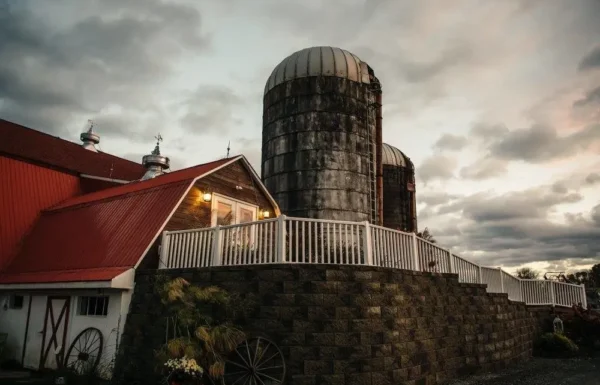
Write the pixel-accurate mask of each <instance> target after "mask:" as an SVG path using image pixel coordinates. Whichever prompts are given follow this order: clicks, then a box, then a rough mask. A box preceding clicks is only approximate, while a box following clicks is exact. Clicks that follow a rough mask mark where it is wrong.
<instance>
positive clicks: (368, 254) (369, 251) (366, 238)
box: [363, 221, 373, 266]
mask: <svg viewBox="0 0 600 385" xmlns="http://www.w3.org/2000/svg"><path fill="white" fill-rule="evenodd" d="M363 242H364V244H365V246H364V247H365V248H364V250H365V262H366V263H367V265H369V266H373V238H372V237H371V224H370V223H369V221H365V229H364V233H363Z"/></svg>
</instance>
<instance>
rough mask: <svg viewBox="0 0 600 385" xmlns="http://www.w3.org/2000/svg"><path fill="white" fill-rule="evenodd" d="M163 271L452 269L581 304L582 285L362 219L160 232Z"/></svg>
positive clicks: (497, 287)
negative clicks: (467, 255)
mask: <svg viewBox="0 0 600 385" xmlns="http://www.w3.org/2000/svg"><path fill="white" fill-rule="evenodd" d="M160 260H161V265H160V268H162V269H172V268H194V267H207V266H222V265H229V266H230V265H255V264H266V263H326V264H344V265H370V266H381V267H393V268H397V269H406V270H415V271H429V272H437V273H454V274H458V279H459V281H460V282H467V283H483V284H486V285H487V291H488V292H490V293H507V294H508V297H509V298H510V299H511V300H514V301H522V302H525V303H527V304H528V305H555V306H567V307H571V306H572V305H573V304H577V303H581V304H582V305H583V306H584V307H587V303H586V296H585V287H584V286H583V285H572V284H567V283H562V282H554V281H542V280H527V279H519V278H517V277H514V276H512V275H510V274H508V273H507V272H505V271H503V270H502V269H500V268H490V267H484V266H479V265H477V264H475V263H473V262H469V261H467V260H466V259H463V258H461V257H459V256H458V255H454V254H452V253H451V252H450V251H449V250H447V249H444V248H442V247H440V246H438V245H436V244H433V243H431V242H428V241H425V240H423V239H421V238H418V237H417V236H416V235H415V234H414V233H404V232H401V231H397V230H392V229H388V228H385V227H380V226H375V225H371V224H369V223H368V222H343V221H326V220H318V219H305V218H291V217H286V216H284V215H282V216H280V217H278V218H274V219H268V220H262V221H258V222H251V223H245V224H240V225H231V226H217V227H212V228H203V229H193V230H182V231H165V232H164V233H163V240H162V245H161V252H160Z"/></svg>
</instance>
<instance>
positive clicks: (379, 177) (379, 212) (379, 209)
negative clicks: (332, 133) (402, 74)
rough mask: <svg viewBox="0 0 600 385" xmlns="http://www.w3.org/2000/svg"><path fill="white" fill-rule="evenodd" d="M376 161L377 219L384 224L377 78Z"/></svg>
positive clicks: (381, 129) (379, 84)
mask: <svg viewBox="0 0 600 385" xmlns="http://www.w3.org/2000/svg"><path fill="white" fill-rule="evenodd" d="M375 81H376V86H375V88H374V92H375V163H376V172H375V176H376V178H377V179H376V180H377V220H378V222H379V223H378V224H379V226H383V154H382V152H383V126H382V120H383V117H382V106H383V105H382V102H381V100H382V98H381V94H382V92H381V83H379V80H377V78H375Z"/></svg>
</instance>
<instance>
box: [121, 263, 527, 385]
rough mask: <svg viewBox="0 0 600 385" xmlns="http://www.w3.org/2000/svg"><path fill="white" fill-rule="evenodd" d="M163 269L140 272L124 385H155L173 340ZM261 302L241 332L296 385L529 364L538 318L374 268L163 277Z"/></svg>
mask: <svg viewBox="0 0 600 385" xmlns="http://www.w3.org/2000/svg"><path fill="white" fill-rule="evenodd" d="M156 274H158V273H157V272H156V271H139V272H138V274H137V277H136V287H135V293H134V296H133V299H132V302H131V309H130V313H129V316H128V318H127V322H126V325H125V331H124V335H123V338H122V343H121V348H120V355H119V357H118V358H117V364H116V369H115V375H114V379H115V380H116V383H118V384H152V383H155V381H156V380H155V378H156V377H155V376H154V375H153V373H152V368H153V365H154V362H153V361H154V360H153V350H154V349H157V348H159V347H160V345H161V344H163V343H164V340H165V326H166V322H165V319H164V311H163V310H164V309H163V307H162V304H161V303H160V300H159V299H158V297H157V296H156V294H154V293H153V288H152V282H153V281H154V279H153V278H154V276H155V275H156ZM160 274H168V275H169V276H170V277H172V278H176V277H183V278H186V279H187V280H189V281H191V282H193V283H195V284H199V285H218V286H220V287H223V288H225V289H227V290H229V291H230V292H238V293H243V294H248V293H251V294H253V295H255V296H256V298H257V299H258V301H257V305H256V309H255V311H254V313H253V315H252V316H251V317H250V318H249V319H247V320H246V321H245V322H244V325H240V326H241V327H242V328H243V329H244V330H245V331H246V332H249V333H252V332H258V333H263V334H266V335H267V336H268V337H269V338H271V339H272V340H274V341H275V342H276V343H277V344H278V345H279V346H280V348H281V350H282V351H283V353H284V355H285V357H286V364H287V377H288V378H287V381H286V383H287V384H290V385H317V384H319V385H320V384H327V385H391V384H394V385H396V384H420V385H425V384H426V385H432V384H443V383H444V382H445V380H447V379H450V378H455V377H456V376H459V375H464V374H469V373H473V372H477V371H481V370H494V369H499V368H503V367H505V366H506V365H509V364H510V363H513V362H516V361H523V360H528V359H529V358H530V357H531V352H532V340H533V338H534V334H535V332H536V329H537V324H538V321H537V318H536V317H535V316H534V315H533V314H532V313H531V312H529V311H528V309H527V307H526V306H525V305H524V304H522V303H515V302H511V301H509V300H508V297H507V295H506V294H487V293H486V291H485V285H478V284H461V283H458V280H457V276H456V275H453V274H431V273H422V272H412V271H406V270H396V269H386V268H376V267H367V266H336V265H263V266H250V267H248V266H246V267H214V268H205V269H193V270H192V269H185V270H168V271H164V270H163V271H161V272H160Z"/></svg>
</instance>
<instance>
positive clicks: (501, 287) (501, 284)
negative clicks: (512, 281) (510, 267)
mask: <svg viewBox="0 0 600 385" xmlns="http://www.w3.org/2000/svg"><path fill="white" fill-rule="evenodd" d="M498 272H500V292H501V293H504V276H503V274H502V268H501V267H499V268H498Z"/></svg>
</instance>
